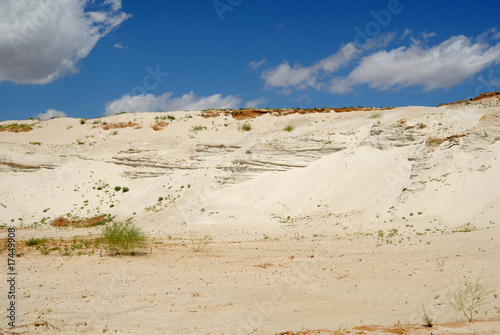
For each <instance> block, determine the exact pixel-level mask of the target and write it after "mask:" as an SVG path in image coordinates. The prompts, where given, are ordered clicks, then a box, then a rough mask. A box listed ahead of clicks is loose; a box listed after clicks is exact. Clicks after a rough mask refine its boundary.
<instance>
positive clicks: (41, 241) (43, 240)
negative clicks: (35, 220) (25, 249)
mask: <svg viewBox="0 0 500 335" xmlns="http://www.w3.org/2000/svg"><path fill="white" fill-rule="evenodd" d="M46 242H47V239H46V238H45V237H42V238H35V237H31V238H30V239H29V240H27V241H25V242H24V244H26V245H44V244H45V243H46Z"/></svg>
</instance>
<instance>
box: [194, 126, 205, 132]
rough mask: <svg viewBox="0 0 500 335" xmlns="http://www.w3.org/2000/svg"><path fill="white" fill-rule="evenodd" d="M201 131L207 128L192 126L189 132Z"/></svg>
mask: <svg viewBox="0 0 500 335" xmlns="http://www.w3.org/2000/svg"><path fill="white" fill-rule="evenodd" d="M203 129H207V127H204V126H193V127H192V128H191V131H194V132H197V131H201V130H203Z"/></svg>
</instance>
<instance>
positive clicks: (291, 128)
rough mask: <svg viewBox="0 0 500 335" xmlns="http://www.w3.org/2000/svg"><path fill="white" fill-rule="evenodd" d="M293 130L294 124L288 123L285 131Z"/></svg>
mask: <svg viewBox="0 0 500 335" xmlns="http://www.w3.org/2000/svg"><path fill="white" fill-rule="evenodd" d="M292 130H293V126H292V125H288V126H286V127H285V128H284V129H283V131H288V132H291V131H292Z"/></svg>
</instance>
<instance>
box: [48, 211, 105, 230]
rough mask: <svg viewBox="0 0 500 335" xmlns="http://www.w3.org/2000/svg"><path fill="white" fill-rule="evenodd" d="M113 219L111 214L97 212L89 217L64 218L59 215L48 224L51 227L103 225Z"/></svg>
mask: <svg viewBox="0 0 500 335" xmlns="http://www.w3.org/2000/svg"><path fill="white" fill-rule="evenodd" d="M112 220H113V216H112V215H110V214H99V215H96V216H93V217H89V218H78V217H75V218H65V217H64V216H59V217H57V218H55V219H54V220H52V222H51V223H50V225H51V226H52V227H78V228H81V227H94V226H101V225H105V224H106V223H108V222H111V221H112Z"/></svg>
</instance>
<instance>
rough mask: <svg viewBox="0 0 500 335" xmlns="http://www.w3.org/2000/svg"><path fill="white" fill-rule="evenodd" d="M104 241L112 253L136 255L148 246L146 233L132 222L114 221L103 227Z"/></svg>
mask: <svg viewBox="0 0 500 335" xmlns="http://www.w3.org/2000/svg"><path fill="white" fill-rule="evenodd" d="M102 242H103V244H105V245H106V246H107V249H108V251H109V252H110V253H111V254H112V255H134V254H135V253H136V252H137V251H138V250H140V249H143V248H144V247H145V246H146V235H145V234H144V232H143V231H142V230H141V229H140V228H137V227H136V226H135V225H134V224H132V223H131V222H113V223H112V224H110V225H108V226H106V227H105V228H104V229H103V231H102Z"/></svg>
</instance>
